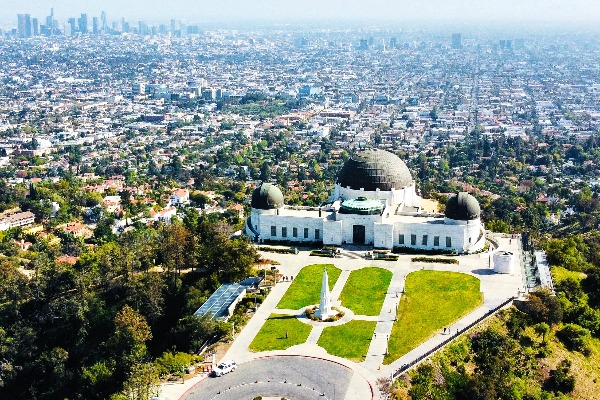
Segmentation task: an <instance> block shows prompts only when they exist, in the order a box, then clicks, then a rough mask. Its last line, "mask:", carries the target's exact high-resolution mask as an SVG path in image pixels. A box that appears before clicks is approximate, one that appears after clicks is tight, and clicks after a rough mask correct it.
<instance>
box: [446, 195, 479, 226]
mask: <svg viewBox="0 0 600 400" xmlns="http://www.w3.org/2000/svg"><path fill="white" fill-rule="evenodd" d="M480 214H481V209H480V208H479V202H478V201H477V199H476V198H475V197H473V196H471V195H470V194H469V193H467V192H460V193H458V194H457V195H456V196H453V197H451V198H450V199H448V202H447V203H446V214H445V215H446V218H450V219H455V220H459V221H470V220H474V219H477V218H479V216H480Z"/></svg>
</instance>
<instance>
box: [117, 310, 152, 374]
mask: <svg viewBox="0 0 600 400" xmlns="http://www.w3.org/2000/svg"><path fill="white" fill-rule="evenodd" d="M114 322H115V332H114V334H113V337H112V341H111V346H110V347H111V350H112V351H113V352H114V354H115V355H116V357H117V358H118V364H117V369H118V372H119V373H121V374H123V373H127V371H130V370H131V368H132V367H133V366H134V365H135V364H138V363H140V362H141V361H142V360H143V358H144V357H145V356H146V342H147V341H148V340H150V339H151V338H152V333H151V332H150V326H148V323H147V322H146V319H145V318H144V317H143V316H142V315H140V314H139V313H138V312H137V311H135V310H134V309H133V308H131V307H129V306H127V305H126V306H125V307H123V308H122V309H121V311H119V312H118V313H117V315H116V316H115V320H114ZM117 376H118V375H117Z"/></svg>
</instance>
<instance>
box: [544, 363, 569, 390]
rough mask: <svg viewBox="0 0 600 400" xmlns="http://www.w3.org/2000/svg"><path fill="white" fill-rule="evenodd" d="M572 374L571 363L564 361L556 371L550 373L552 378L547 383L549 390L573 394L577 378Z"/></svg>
mask: <svg viewBox="0 0 600 400" xmlns="http://www.w3.org/2000/svg"><path fill="white" fill-rule="evenodd" d="M570 372H571V362H570V361H569V360H562V361H561V363H560V364H559V365H558V367H556V369H555V370H552V371H550V377H549V378H548V380H547V381H546V386H547V388H548V389H550V390H552V391H555V392H561V393H570V392H572V391H573V389H575V377H574V376H573V375H571V374H570Z"/></svg>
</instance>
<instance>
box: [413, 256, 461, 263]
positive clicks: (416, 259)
mask: <svg viewBox="0 0 600 400" xmlns="http://www.w3.org/2000/svg"><path fill="white" fill-rule="evenodd" d="M411 261H412V262H426V263H438V264H458V260H455V259H453V258H432V257H413V258H412V259H411Z"/></svg>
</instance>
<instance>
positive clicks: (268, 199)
mask: <svg viewBox="0 0 600 400" xmlns="http://www.w3.org/2000/svg"><path fill="white" fill-rule="evenodd" d="M250 205H251V207H252V208H257V209H261V210H272V209H274V208H281V207H283V193H281V190H279V188H278V187H277V186H275V185H272V184H270V183H263V184H262V185H260V186H259V187H257V188H256V189H254V192H252V202H251V204H250Z"/></svg>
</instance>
